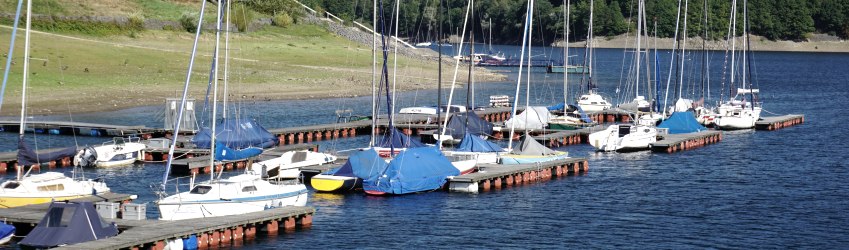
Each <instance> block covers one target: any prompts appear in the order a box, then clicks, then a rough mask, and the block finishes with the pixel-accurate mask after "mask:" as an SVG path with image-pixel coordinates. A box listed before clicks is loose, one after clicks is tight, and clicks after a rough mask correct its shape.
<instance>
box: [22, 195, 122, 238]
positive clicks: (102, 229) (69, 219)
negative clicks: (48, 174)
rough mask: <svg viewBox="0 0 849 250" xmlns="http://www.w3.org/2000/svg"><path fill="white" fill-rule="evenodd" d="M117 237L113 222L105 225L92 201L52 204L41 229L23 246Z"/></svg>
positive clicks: (39, 224)
mask: <svg viewBox="0 0 849 250" xmlns="http://www.w3.org/2000/svg"><path fill="white" fill-rule="evenodd" d="M115 235H118V228H117V227H116V226H115V224H113V223H106V222H105V221H103V219H101V218H100V215H98V214H97V210H95V209H94V205H92V204H91V202H79V203H77V202H68V203H65V202H53V203H51V204H50V208H49V209H48V210H47V214H45V215H44V218H42V219H41V222H39V223H38V226H36V227H35V228H33V229H32V231H31V232H30V233H29V234H27V237H26V238H24V240H22V241H21V242H20V244H21V245H25V246H30V247H35V248H50V247H56V246H60V245H70V244H76V243H81V242H87V241H93V240H99V239H105V238H109V237H112V236H115Z"/></svg>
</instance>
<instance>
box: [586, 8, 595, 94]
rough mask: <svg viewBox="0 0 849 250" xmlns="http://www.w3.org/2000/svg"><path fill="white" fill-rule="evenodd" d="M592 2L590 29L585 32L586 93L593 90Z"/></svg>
mask: <svg viewBox="0 0 849 250" xmlns="http://www.w3.org/2000/svg"><path fill="white" fill-rule="evenodd" d="M593 4H594V2H593V0H590V27H589V32H587V77H589V79H587V91H588V92H592V89H593V87H592V86H593V68H594V67H593V8H594V7H593Z"/></svg>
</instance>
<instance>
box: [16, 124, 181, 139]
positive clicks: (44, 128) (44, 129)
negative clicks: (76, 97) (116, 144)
mask: <svg viewBox="0 0 849 250" xmlns="http://www.w3.org/2000/svg"><path fill="white" fill-rule="evenodd" d="M20 123H21V122H20V121H0V129H2V131H12V132H17V131H18V130H20V127H21V126H20ZM26 125H27V130H28V131H32V132H34V133H37V134H51V135H84V136H129V135H145V134H147V135H153V134H156V135H160V136H162V135H165V130H164V129H161V128H148V127H146V126H141V125H138V126H122V125H111V124H99V123H85V122H66V121H27V123H26Z"/></svg>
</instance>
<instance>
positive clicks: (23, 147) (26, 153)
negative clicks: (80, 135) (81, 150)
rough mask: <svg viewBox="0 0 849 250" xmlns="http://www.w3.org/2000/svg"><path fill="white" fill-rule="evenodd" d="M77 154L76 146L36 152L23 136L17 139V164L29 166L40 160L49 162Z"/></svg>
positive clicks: (38, 162) (40, 161)
mask: <svg viewBox="0 0 849 250" xmlns="http://www.w3.org/2000/svg"><path fill="white" fill-rule="evenodd" d="M75 154H77V148H76V147H67V148H63V149H59V150H52V151H50V152H45V153H40V154H39V153H36V152H35V151H33V150H32V149H30V148H29V145H27V143H26V142H24V140H23V138H21V139H18V165H21V166H31V165H35V164H40V163H42V162H51V161H55V160H60V159H62V158H65V157H68V158H73V157H74V155H75Z"/></svg>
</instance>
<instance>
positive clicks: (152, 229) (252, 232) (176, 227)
mask: <svg viewBox="0 0 849 250" xmlns="http://www.w3.org/2000/svg"><path fill="white" fill-rule="evenodd" d="M134 198H135V196H134V195H125V194H115V193H105V194H102V195H101V196H99V197H88V198H81V199H75V200H74V201H77V202H82V201H87V202H101V201H106V202H118V203H122V204H126V203H128V202H129V200H131V199H134ZM48 207H49V204H47V203H45V204H38V205H30V206H24V207H17V208H7V209H0V219H3V220H5V221H6V222H7V223H11V224H14V225H15V227H16V228H17V229H18V230H17V234H18V235H25V234H27V233H29V232H30V231H31V230H32V228H34V227H35V225H36V224H38V223H39V222H40V221H41V219H42V218H43V217H44V214H45V213H46V212H47V208H48ZM314 213H315V208H312V207H282V208H276V209H269V210H264V211H260V212H255V213H247V214H240V215H234V216H223V217H214V218H200V219H190V220H180V221H159V220H129V219H104V220H106V221H107V222H114V223H115V224H116V225H118V228H119V229H120V231H121V233H120V234H118V235H117V236H115V237H111V238H107V239H101V240H97V241H90V242H84V243H80V244H75V245H69V246H63V247H60V248H58V249H164V247H165V242H166V241H167V240H169V239H175V238H188V237H189V236H191V235H194V236H196V237H197V239H198V245H199V247H201V248H207V247H218V246H229V245H230V243H231V242H237V241H242V240H245V239H251V238H254V237H256V236H257V232H258V230H257V229H263V230H264V231H265V232H267V235H273V234H276V233H277V232H278V231H279V230H280V229H281V228H282V229H283V230H285V231H291V230H295V229H296V228H297V227H302V228H306V227H310V226H311V225H312V216H313V214H314Z"/></svg>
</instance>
